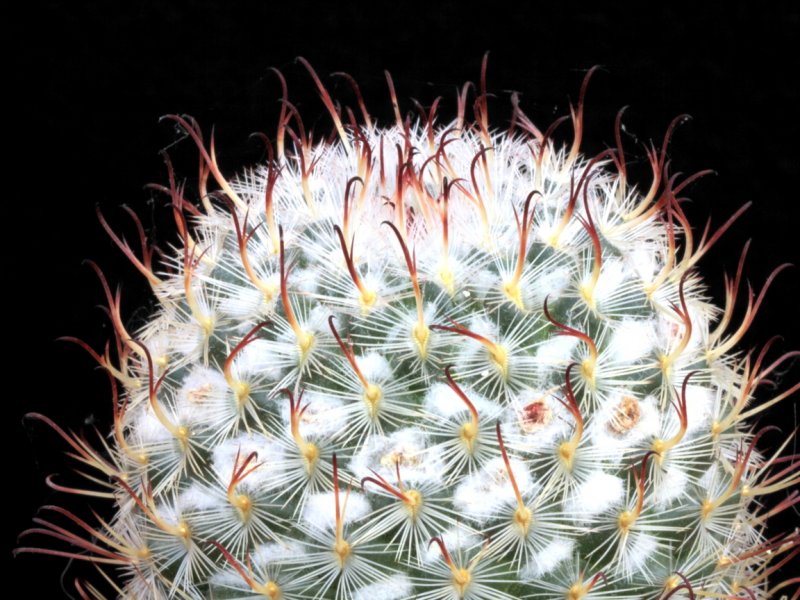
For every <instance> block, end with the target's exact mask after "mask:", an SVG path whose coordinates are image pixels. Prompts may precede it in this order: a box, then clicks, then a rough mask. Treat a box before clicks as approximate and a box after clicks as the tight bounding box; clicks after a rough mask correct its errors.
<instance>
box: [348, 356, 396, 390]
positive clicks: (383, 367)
mask: <svg viewBox="0 0 800 600" xmlns="http://www.w3.org/2000/svg"><path fill="white" fill-rule="evenodd" d="M356 362H357V363H358V368H359V369H360V370H361V373H362V374H363V375H364V377H365V378H366V380H367V381H369V382H370V383H382V382H384V381H388V380H390V379H391V378H392V368H391V367H390V366H389V362H388V361H387V360H386V359H385V358H384V357H383V356H381V355H380V354H378V353H377V352H370V353H368V354H365V355H364V356H359V357H358V358H357V359H356Z"/></svg>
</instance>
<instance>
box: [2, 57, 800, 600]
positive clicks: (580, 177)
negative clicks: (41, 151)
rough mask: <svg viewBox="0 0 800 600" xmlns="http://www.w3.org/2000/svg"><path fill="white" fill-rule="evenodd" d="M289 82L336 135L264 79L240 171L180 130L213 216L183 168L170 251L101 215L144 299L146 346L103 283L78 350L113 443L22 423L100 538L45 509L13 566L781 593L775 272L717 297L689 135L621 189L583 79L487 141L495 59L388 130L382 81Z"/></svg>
mask: <svg viewBox="0 0 800 600" xmlns="http://www.w3.org/2000/svg"><path fill="white" fill-rule="evenodd" d="M300 62H301V63H302V65H303V67H304V68H305V69H306V70H307V71H308V73H309V75H310V76H311V78H312V81H313V83H314V85H315V86H316V88H317V90H318V92H319V95H320V97H321V99H322V101H323V103H324V105H325V107H326V109H327V111H328V113H329V115H330V117H331V120H332V123H333V127H332V128H331V132H330V134H329V135H327V137H325V136H324V135H319V132H317V131H315V132H312V131H311V130H310V129H309V128H308V127H306V126H305V125H304V123H303V119H302V118H301V115H300V114H299V113H298V111H297V110H296V108H295V107H294V105H293V104H292V103H291V101H290V99H289V95H288V91H287V86H286V82H285V80H284V78H283V76H282V75H281V73H279V72H277V71H275V75H276V77H277V80H278V81H279V82H280V84H281V86H282V90H283V94H282V103H281V105H280V106H281V108H280V117H279V120H278V124H277V128H276V129H275V131H274V132H273V134H272V135H271V136H264V137H263V141H264V144H265V147H266V152H265V160H263V161H262V162H261V163H259V164H256V165H254V166H252V167H251V168H249V169H245V170H242V171H241V172H239V174H238V175H232V174H229V173H223V170H222V169H221V168H220V167H219V166H218V163H217V158H216V155H215V148H214V140H213V137H208V136H207V135H206V136H204V133H203V128H201V126H200V124H198V123H197V122H196V121H195V120H193V119H192V118H191V117H189V116H180V115H168V116H166V117H164V119H165V120H167V121H170V122H171V123H172V124H173V125H174V126H175V127H177V128H178V129H179V130H180V133H181V135H182V136H184V137H185V138H187V139H189V140H191V141H192V142H193V143H194V146H196V149H197V150H198V151H199V155H200V174H199V180H198V184H197V189H198V190H199V194H198V197H197V198H187V197H186V194H185V190H184V186H183V185H182V183H181V181H182V180H181V178H180V177H179V176H178V175H176V174H175V173H174V172H173V169H172V167H171V165H170V162H169V159H168V158H167V161H166V162H167V171H168V175H167V177H166V178H165V182H164V184H163V185H161V186H157V187H158V190H159V191H160V192H162V193H163V195H164V198H165V201H166V202H167V203H169V204H170V205H171V208H172V212H173V214H174V221H175V229H176V232H177V236H176V238H175V239H174V240H173V243H172V245H171V246H169V250H167V251H164V252H162V253H160V254H155V253H154V251H153V250H152V249H151V247H150V246H149V245H148V240H147V239H146V234H145V231H144V228H143V227H142V225H141V223H140V222H139V221H138V219H137V218H136V216H135V214H134V213H132V212H131V216H132V217H133V219H134V229H132V231H136V232H137V236H136V238H135V239H136V240H137V243H136V244H131V243H129V242H128V241H126V239H125V238H124V237H123V236H122V234H120V233H117V232H116V230H115V229H114V228H112V227H111V226H110V225H109V224H108V222H107V221H106V219H105V218H104V217H103V215H99V216H100V221H101V224H102V226H103V227H104V228H105V229H106V230H107V231H108V233H109V235H110V236H111V238H112V239H113V240H114V242H115V243H116V244H117V245H118V246H119V248H120V249H121V250H122V252H124V253H125V254H126V255H127V256H128V258H129V259H130V260H131V261H132V262H133V264H134V265H135V266H136V267H137V269H138V270H139V271H140V272H141V273H142V275H143V276H144V277H145V279H146V280H147V282H148V283H149V285H150V286H151V287H152V291H153V294H154V295H155V297H156V298H157V300H158V309H157V310H156V311H155V312H154V314H153V315H152V316H151V318H149V320H147V322H146V324H145V325H144V326H142V327H139V328H136V329H133V328H131V327H130V325H129V323H128V322H127V321H126V319H125V318H124V316H123V314H124V313H123V310H122V307H121V303H122V301H123V298H121V297H120V295H119V294H118V293H115V292H114V290H113V286H112V285H111V283H109V282H108V281H107V279H106V277H105V276H104V275H103V272H102V271H101V270H100V268H99V267H97V266H95V267H94V268H95V270H96V271H97V273H98V275H99V277H100V280H101V282H102V286H103V288H104V290H105V299H106V301H107V308H108V315H109V317H110V320H111V323H112V326H113V329H112V331H113V337H112V339H111V340H110V344H109V347H108V349H105V350H103V349H97V348H91V347H89V346H88V345H86V344H84V343H83V342H81V341H80V340H78V339H77V338H76V339H72V341H74V342H76V343H77V344H79V345H81V346H83V348H84V349H85V350H87V351H88V352H89V354H90V355H91V356H92V357H93V358H94V360H96V361H97V363H99V364H100V366H101V367H102V368H103V370H104V371H105V372H106V373H107V374H108V378H109V382H110V390H111V398H112V402H113V417H114V421H113V423H114V427H113V431H111V432H110V434H109V436H108V437H107V438H106V437H103V436H102V435H101V436H100V437H99V438H98V439H96V440H89V439H88V438H84V437H82V436H78V435H75V434H73V433H71V432H69V431H66V430H64V429H62V428H60V427H59V426H58V425H57V424H55V423H53V422H52V421H50V420H49V419H48V418H47V417H45V416H43V415H39V414H35V415H31V416H32V417H33V418H35V419H38V420H40V421H43V422H44V423H46V424H47V425H49V426H50V427H51V428H52V429H54V430H55V431H56V432H57V433H58V434H59V435H60V436H61V437H62V438H63V440H64V442H65V443H66V444H67V445H68V446H69V451H70V453H71V454H72V455H73V456H74V458H76V459H77V460H78V461H79V462H80V463H81V466H80V468H79V473H80V474H81V475H84V476H85V480H83V483H74V484H71V486H72V487H66V486H64V485H61V484H58V485H56V484H55V483H54V482H52V485H53V487H56V488H57V489H59V490H60V491H62V492H67V493H70V492H71V493H75V494H80V495H83V497H85V498H86V499H87V500H88V499H91V497H93V496H94V497H100V498H101V499H105V501H106V502H111V503H113V505H114V516H113V518H111V519H108V520H105V519H100V518H99V517H84V516H81V517H79V516H77V515H75V514H73V513H72V512H71V511H67V510H65V509H62V508H58V507H53V506H51V507H47V508H46V509H45V510H44V511H43V512H42V514H41V516H40V517H39V518H38V519H37V525H36V526H35V528H32V529H30V530H28V531H26V532H25V533H24V535H23V537H22V538H21V541H20V547H19V548H18V550H17V552H18V553H40V554H41V553H44V554H53V555H59V556H65V557H68V558H72V559H78V560H84V561H91V562H93V563H94V564H95V565H96V566H97V568H98V569H99V571H100V572H101V573H102V574H103V576H104V577H105V578H106V581H107V582H109V583H110V582H113V583H111V586H112V587H113V588H114V589H116V593H117V594H118V595H119V596H120V597H123V598H137V599H146V598H158V599H161V598H181V599H195V598H216V599H244V598H267V599H269V600H295V599H298V600H300V599H309V600H310V599H320V600H321V599H332V600H333V599H335V600H403V599H412V598H415V599H417V600H512V599H527V598H567V599H570V600H584V599H589V598H617V599H625V598H630V599H633V598H650V599H653V600H657V599H665V598H694V597H695V596H696V595H697V594H698V592H699V591H700V590H702V596H703V597H706V598H738V597H750V598H757V599H761V598H767V597H772V596H773V595H775V594H781V593H787V592H788V588H789V586H791V585H794V584H795V583H796V580H795V582H794V583H793V582H792V581H787V582H781V581H775V580H773V579H774V578H773V577H772V576H771V575H772V574H773V572H774V571H775V570H776V569H777V568H779V567H780V565H781V564H783V563H784V562H785V561H787V560H790V559H791V558H792V555H793V554H794V553H796V552H797V550H796V548H795V546H796V543H797V534H785V535H780V534H776V533H773V532H770V534H769V535H767V534H766V533H765V526H766V523H767V520H768V518H769V517H771V516H774V515H775V514H777V513H778V512H781V511H783V510H786V509H788V508H790V507H791V506H792V505H793V504H794V502H795V499H796V494H797V492H794V494H791V493H787V492H788V491H789V490H791V489H792V488H793V487H795V486H796V484H797V482H798V478H800V475H798V461H797V457H796V456H793V455H790V454H788V452H786V451H785V450H787V449H788V450H791V443H790V442H791V436H790V437H789V438H786V437H785V434H780V433H779V432H776V431H771V430H770V428H762V429H758V428H756V427H755V426H754V423H755V421H756V419H757V417H758V416H759V415H760V414H761V413H762V411H764V410H766V409H767V408H769V407H771V406H773V405H774V404H776V403H778V402H781V401H783V400H785V399H786V398H787V397H789V396H790V395H792V394H793V393H794V392H795V391H797V389H798V385H794V387H791V386H782V387H781V388H779V389H767V387H766V386H764V385H763V384H765V383H767V382H768V381H770V375H771V374H772V373H773V372H775V371H776V370H777V369H780V368H781V366H782V365H785V363H786V361H788V360H789V359H790V358H792V357H793V356H794V355H796V354H797V353H786V354H781V353H780V352H779V351H777V350H776V347H777V344H775V343H773V342H768V343H766V345H763V346H759V347H757V348H755V349H753V350H752V351H749V352H745V351H742V350H740V348H739V342H740V340H741V339H742V337H743V335H744V333H745V332H746V331H747V329H748V327H749V326H750V324H751V323H752V321H753V319H754V318H755V317H756V314H757V313H758V311H759V309H760V308H761V305H762V301H763V300H764V297H765V293H766V291H767V288H768V287H769V285H770V283H771V282H772V281H773V279H774V278H775V276H776V275H777V274H778V272H779V271H780V270H781V269H782V268H783V267H778V268H777V269H776V271H775V272H773V274H772V275H771V276H770V277H769V278H768V279H767V281H766V282H758V285H759V286H760V287H758V288H756V289H755V290H753V289H751V290H750V291H749V292H748V291H747V290H746V289H745V290H743V288H746V287H747V286H746V284H744V283H743V281H742V279H743V269H744V263H745V257H746V253H747V248H745V250H744V252H743V253H742V256H741V259H740V261H739V266H738V269H737V271H736V272H735V273H733V274H732V275H731V276H730V277H729V278H728V279H727V280H726V282H727V285H726V290H725V291H726V294H725V299H726V300H725V304H724V306H715V305H713V304H712V303H711V302H710V300H709V298H708V295H707V293H706V288H705V287H704V284H703V280H702V278H701V277H700V275H699V274H698V272H697V270H696V267H697V264H698V261H699V259H700V258H701V257H702V256H703V255H704V254H705V253H706V252H707V251H708V249H709V248H710V247H711V246H712V245H713V244H714V243H715V241H716V240H717V239H718V238H719V236H720V235H722V234H723V233H724V231H725V230H726V229H727V228H728V227H729V226H730V225H731V224H732V223H733V222H734V221H735V220H736V218H737V217H738V216H739V215H740V214H741V213H742V212H743V211H744V210H745V208H746V207H743V208H742V209H740V210H739V211H737V212H735V213H734V214H733V215H732V216H731V217H730V218H729V219H728V220H727V221H725V222H723V223H721V224H717V225H716V226H707V227H706V228H705V230H704V231H703V232H702V234H700V235H698V234H697V232H696V231H695V229H694V228H693V227H692V224H691V223H689V221H688V219H687V217H686V214H685V212H684V210H683V207H682V203H683V200H684V199H685V198H684V194H685V190H686V189H687V187H688V186H689V185H690V184H691V183H692V182H693V181H694V180H695V179H697V178H698V177H700V176H702V175H703V173H698V174H695V175H690V176H682V175H679V174H674V173H672V172H671V170H670V168H669V162H668V159H667V149H668V144H669V139H670V135H671V133H672V131H673V129H674V127H675V126H676V125H677V124H678V123H679V121H680V118H679V119H676V120H675V121H674V122H673V123H672V124H671V125H670V126H669V128H668V129H667V131H666V134H665V136H664V139H663V142H661V143H659V144H657V145H648V146H646V147H645V148H644V156H645V157H646V158H645V161H646V162H645V165H646V166H647V165H649V167H650V169H649V170H650V171H651V176H650V177H649V178H648V180H646V181H640V182H633V181H630V180H629V178H628V174H627V165H628V162H627V160H628V159H627V158H626V149H625V148H624V147H623V146H624V145H623V143H622V136H621V135H620V132H621V128H622V112H620V114H619V115H618V117H617V119H616V122H615V123H614V129H613V131H614V132H615V136H614V143H613V144H611V145H610V146H609V147H608V148H607V149H606V150H604V151H602V152H600V153H599V154H597V155H595V156H587V155H585V154H584V153H582V151H581V141H582V137H583V133H584V132H583V114H584V106H585V98H586V91H587V84H588V82H589V79H590V77H591V75H592V71H589V72H588V73H587V74H586V77H585V79H584V81H583V85H582V87H581V89H580V93H579V96H578V101H577V102H576V103H575V104H574V105H573V106H572V107H571V110H570V114H569V115H567V116H565V117H562V118H561V119H558V120H557V121H556V122H555V123H553V124H552V125H550V126H545V127H539V126H537V125H535V124H534V123H533V122H532V121H531V119H529V118H528V117H527V116H526V115H525V113H524V112H523V111H522V109H521V108H520V107H519V103H518V101H517V98H516V97H514V96H512V104H513V117H512V120H511V122H510V124H509V123H506V124H505V125H504V128H503V129H498V128H497V126H498V124H497V123H495V124H492V121H491V120H490V115H489V111H488V102H487V89H486V60H485V59H484V63H483V66H482V71H481V73H480V79H479V83H478V84H477V85H476V86H472V85H470V84H467V85H465V86H464V87H463V88H461V89H460V90H458V91H457V94H456V102H455V104H454V108H455V110H453V111H452V114H454V115H455V119H454V120H452V121H450V122H444V121H441V120H439V116H438V115H439V113H440V112H441V111H440V108H439V101H438V100H437V101H436V102H434V104H433V105H432V106H429V107H418V108H419V110H418V111H416V112H415V113H414V116H407V115H405V114H403V112H402V111H401V109H400V105H399V103H398V99H397V96H396V94H395V88H394V84H393V82H392V80H391V78H390V77H389V76H388V75H387V82H388V89H389V93H390V97H391V102H392V106H393V109H394V115H395V122H393V123H388V124H378V123H377V122H376V121H375V120H374V119H373V118H372V117H371V116H370V114H369V112H368V110H367V108H366V106H365V104H364V102H363V101H362V99H361V94H360V92H359V88H358V86H357V84H356V82H355V81H354V80H353V79H352V78H350V77H349V76H344V80H345V81H346V82H347V84H348V85H349V86H350V87H351V88H352V94H351V96H350V97H352V98H354V99H355V102H354V103H353V104H354V106H353V107H352V108H351V107H347V106H341V105H339V104H337V103H335V102H334V100H333V99H332V98H331V96H330V95H329V93H328V91H327V90H326V87H325V84H324V83H323V82H322V80H321V79H320V78H319V77H318V76H317V74H316V73H315V72H314V70H313V68H312V67H311V65H309V64H308V63H307V62H306V61H304V60H303V59H300ZM417 113H418V114H417ZM506 125H508V126H507V127H506ZM559 126H560V127H561V128H563V129H564V130H566V131H569V130H570V128H571V131H572V135H571V136H563V135H561V137H566V138H568V139H570V137H571V141H569V142H568V143H567V144H566V145H564V146H562V145H561V144H558V143H556V142H555V141H554V132H555V131H556V129H557V128H558V127H559ZM319 129H322V127H319ZM324 133H325V134H327V132H324ZM563 133H564V132H563V131H561V130H560V129H559V134H563ZM185 146H186V143H184V147H185ZM172 151H173V152H174V151H175V150H172ZM637 151H638V152H639V153H640V154H641V148H639V149H638V150H637ZM129 237H130V236H129ZM139 242H141V243H139ZM165 247H166V246H165ZM742 313H743V314H744V317H743V318H741V317H740V316H739V315H740V314H742ZM735 315H736V316H735ZM782 435H783V436H784V437H781V436H782ZM765 440H767V442H766V444H765ZM767 447H770V448H771V450H769V451H765V450H764V448H767ZM778 493H780V496H781V497H782V498H784V500H781V501H777V502H774V501H773V502H770V500H769V496H770V495H772V494H778ZM99 501H102V500H99ZM98 577H100V575H98ZM75 585H76V586H77V591H78V592H79V595H80V596H81V597H82V598H94V599H99V598H101V597H103V596H102V594H101V592H100V591H99V589H98V587H96V585H97V584H93V583H91V582H87V581H82V580H81V581H77V582H76V584H75ZM781 590H784V591H783V592H782V591H781ZM776 597H777V596H776Z"/></svg>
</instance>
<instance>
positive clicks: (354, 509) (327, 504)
mask: <svg viewBox="0 0 800 600" xmlns="http://www.w3.org/2000/svg"><path fill="white" fill-rule="evenodd" d="M345 498H347V505H346V506H345ZM339 502H340V504H339V506H341V507H342V509H343V510H344V523H345V524H347V523H351V522H353V521H358V520H359V519H362V518H363V517H364V516H366V515H367V514H369V511H370V506H369V502H368V501H367V499H366V497H365V496H364V495H363V494H361V493H359V492H350V495H349V497H348V495H347V492H346V491H345V490H344V489H342V490H341V491H340V492H339ZM303 520H304V521H305V522H306V523H307V524H308V525H310V526H311V527H313V528H314V529H317V530H319V531H325V530H333V529H334V528H335V527H336V498H335V497H334V493H333V492H323V493H321V494H314V495H312V496H309V498H308V502H307V503H306V506H305V509H304V510H303Z"/></svg>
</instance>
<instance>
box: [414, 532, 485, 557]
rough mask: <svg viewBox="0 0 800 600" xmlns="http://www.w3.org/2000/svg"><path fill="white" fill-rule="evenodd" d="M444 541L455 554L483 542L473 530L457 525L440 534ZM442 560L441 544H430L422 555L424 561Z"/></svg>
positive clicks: (452, 553) (448, 549)
mask: <svg viewBox="0 0 800 600" xmlns="http://www.w3.org/2000/svg"><path fill="white" fill-rule="evenodd" d="M438 537H439V538H441V540H442V541H443V542H444V546H445V548H447V551H448V552H449V553H450V554H451V555H454V554H455V553H457V552H459V551H463V550H467V549H468V548H475V547H477V546H479V545H480V544H481V543H482V540H481V538H480V537H479V536H478V535H477V534H476V533H474V532H472V531H471V530H469V529H467V528H466V527H464V526H457V527H455V528H453V529H448V530H447V531H445V532H443V533H442V534H441V535H439V536H438ZM441 560H442V552H441V550H440V549H439V545H438V544H435V543H432V544H430V545H429V546H428V549H427V551H426V552H425V554H424V555H423V556H422V562H423V563H426V564H430V563H433V562H437V561H441Z"/></svg>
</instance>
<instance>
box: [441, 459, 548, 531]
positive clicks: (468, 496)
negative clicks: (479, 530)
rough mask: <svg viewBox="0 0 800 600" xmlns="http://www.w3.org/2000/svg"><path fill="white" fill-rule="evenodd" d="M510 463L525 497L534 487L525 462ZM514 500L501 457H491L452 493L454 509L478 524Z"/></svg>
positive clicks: (512, 490) (512, 461)
mask: <svg viewBox="0 0 800 600" xmlns="http://www.w3.org/2000/svg"><path fill="white" fill-rule="evenodd" d="M510 462H511V470H512V472H513V473H514V478H515V479H516V482H517V485H518V486H519V490H520V493H521V494H522V496H523V498H525V497H526V496H528V495H530V494H531V492H532V490H533V487H534V484H533V480H532V479H531V476H530V473H529V472H528V468H527V466H526V465H525V463H523V462H521V461H518V460H516V459H511V461H510ZM516 501H517V497H516V495H515V494H514V488H513V486H512V485H511V480H510V478H509V476H508V470H507V469H506V465H505V463H504V462H503V459H502V458H500V457H497V458H493V459H492V460H490V461H489V462H488V463H486V465H485V466H484V467H483V468H481V469H480V470H479V471H476V472H474V473H472V474H470V475H468V476H467V477H466V478H465V479H464V481H463V482H462V483H460V484H459V485H458V487H457V488H456V490H455V493H454V494H453V504H454V506H455V508H456V510H458V511H459V513H460V514H463V515H465V516H466V517H469V518H470V519H473V520H475V521H478V522H480V523H483V522H485V521H486V520H488V519H489V518H491V517H493V516H495V515H497V513H499V512H500V511H501V510H502V509H503V507H504V506H508V505H509V504H514V503H516Z"/></svg>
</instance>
